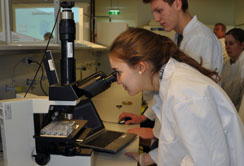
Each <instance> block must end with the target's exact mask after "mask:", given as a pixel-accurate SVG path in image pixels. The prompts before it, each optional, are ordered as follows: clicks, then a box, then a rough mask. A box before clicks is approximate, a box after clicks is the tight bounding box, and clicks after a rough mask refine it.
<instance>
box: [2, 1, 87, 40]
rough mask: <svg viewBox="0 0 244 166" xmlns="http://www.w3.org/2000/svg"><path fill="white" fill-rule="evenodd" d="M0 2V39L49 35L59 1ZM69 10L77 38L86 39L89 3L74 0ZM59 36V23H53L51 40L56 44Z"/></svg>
mask: <svg viewBox="0 0 244 166" xmlns="http://www.w3.org/2000/svg"><path fill="white" fill-rule="evenodd" d="M0 2H1V3H0V9H1V11H0V41H1V40H3V41H7V42H9V43H12V42H15V43H18V42H21V43H23V42H27V43H33V42H45V40H46V39H45V37H44V36H45V35H46V36H50V32H52V29H53V27H54V24H55V20H56V16H57V13H58V9H59V6H60V5H59V3H60V0H35V1H30V0H11V1H9V0H0ZM3 7H5V8H6V9H5V8H3ZM72 11H73V13H74V20H75V23H76V39H77V40H80V38H82V39H83V38H84V39H85V40H89V30H90V28H89V27H90V16H89V15H90V2H89V1H88V0H76V1H75V6H74V7H73V8H72ZM60 12H61V11H60ZM81 16H82V17H81ZM79 17H80V18H79ZM83 17H84V18H83ZM81 18H82V19H81ZM57 24H59V21H58V22H57ZM83 34H84V35H83ZM58 38H59V32H58V25H56V27H55V29H54V32H53V34H52V40H51V42H53V43H58V42H59V41H58Z"/></svg>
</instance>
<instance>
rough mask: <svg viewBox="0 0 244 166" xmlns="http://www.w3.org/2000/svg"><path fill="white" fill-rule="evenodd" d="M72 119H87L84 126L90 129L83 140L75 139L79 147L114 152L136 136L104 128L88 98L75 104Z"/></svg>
mask: <svg viewBox="0 0 244 166" xmlns="http://www.w3.org/2000/svg"><path fill="white" fill-rule="evenodd" d="M73 119H75V120H88V122H87V124H86V128H90V129H91V131H90V134H89V135H88V136H87V137H86V139H85V140H84V141H80V140H79V139H77V141H78V143H79V144H80V146H81V147H86V148H92V149H94V150H97V151H103V152H109V153H116V152H118V151H120V150H121V149H122V148H123V147H125V146H126V145H128V144H129V143H130V142H131V141H133V140H134V139H135V138H136V135H135V134H131V133H126V132H118V131H111V130H106V129H105V127H104V124H103V122H102V120H101V118H100V117H99V114H98V112H97V110H96V108H95V106H94V104H93V102H92V101H91V100H90V99H86V100H83V101H81V102H80V103H79V104H78V105H77V106H76V108H75V109H74V112H73Z"/></svg>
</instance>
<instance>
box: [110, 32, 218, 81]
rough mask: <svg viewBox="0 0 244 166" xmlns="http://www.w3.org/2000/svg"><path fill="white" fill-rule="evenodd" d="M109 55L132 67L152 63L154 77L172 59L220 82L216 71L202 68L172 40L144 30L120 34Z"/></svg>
mask: <svg viewBox="0 0 244 166" xmlns="http://www.w3.org/2000/svg"><path fill="white" fill-rule="evenodd" d="M109 55H110V56H111V57H114V58H117V59H120V60H123V61H124V62H126V63H127V64H128V65H129V66H130V67H133V66H135V65H137V64H138V63H139V62H140V61H147V62H150V63H151V64H152V66H153V67H152V73H153V75H154V74H156V73H157V72H159V70H160V69H161V67H162V66H163V65H164V64H166V63H167V62H168V60H169V59H170V58H171V57H172V58H174V59H176V60H177V61H179V62H184V63H186V64H188V65H190V66H192V67H194V68H195V69H197V70H198V71H200V72H201V73H202V74H204V75H206V76H208V77H210V78H212V79H214V80H215V81H216V82H217V81H218V80H219V76H218V73H217V72H216V71H210V70H208V69H206V68H204V67H202V65H201V64H199V63H198V62H197V61H196V60H194V59H193V58H191V57H189V56H187V55H186V54H184V53H183V52H182V51H180V50H179V48H178V47H177V46H176V44H175V43H174V42H173V41H172V40H171V39H169V38H168V37H165V36H161V35H158V34H155V33H153V32H151V31H149V30H146V29H142V28H131V29H128V30H127V31H125V32H123V33H122V34H120V35H119V36H118V37H117V38H116V39H115V40H114V42H113V43H112V46H111V47H110V54H109ZM214 76H215V77H214Z"/></svg>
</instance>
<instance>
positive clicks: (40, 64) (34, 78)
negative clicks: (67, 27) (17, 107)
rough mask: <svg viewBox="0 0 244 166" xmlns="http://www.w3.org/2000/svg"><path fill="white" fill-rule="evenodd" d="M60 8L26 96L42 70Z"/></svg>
mask: <svg viewBox="0 0 244 166" xmlns="http://www.w3.org/2000/svg"><path fill="white" fill-rule="evenodd" d="M60 9H61V7H60V6H59V9H58V13H57V16H56V19H55V23H54V26H53V29H52V32H51V35H50V36H49V39H48V42H47V45H46V48H45V51H44V54H43V56H42V59H41V62H40V63H39V66H38V68H37V70H36V73H35V75H34V77H33V79H32V82H31V84H30V85H29V87H28V89H27V91H26V92H25V95H24V98H25V97H26V95H27V94H28V92H29V91H30V89H31V87H32V86H33V84H34V82H35V80H36V77H37V74H38V72H39V70H40V68H41V66H42V63H43V60H44V58H45V55H46V51H47V49H48V46H49V43H50V40H51V38H52V35H53V32H54V29H55V26H56V24H57V22H58V16H59V13H60Z"/></svg>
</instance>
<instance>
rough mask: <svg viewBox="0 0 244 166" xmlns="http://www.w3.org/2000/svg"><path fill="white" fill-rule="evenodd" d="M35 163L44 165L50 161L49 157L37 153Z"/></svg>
mask: <svg viewBox="0 0 244 166" xmlns="http://www.w3.org/2000/svg"><path fill="white" fill-rule="evenodd" d="M35 161H36V163H37V164H39V165H46V164H47V163H48V162H49V161H50V155H49V154H45V153H38V154H37V155H35Z"/></svg>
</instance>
